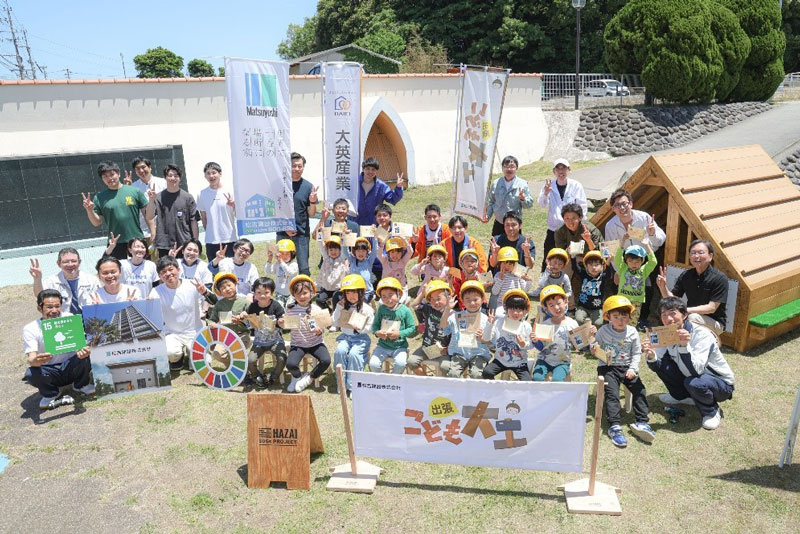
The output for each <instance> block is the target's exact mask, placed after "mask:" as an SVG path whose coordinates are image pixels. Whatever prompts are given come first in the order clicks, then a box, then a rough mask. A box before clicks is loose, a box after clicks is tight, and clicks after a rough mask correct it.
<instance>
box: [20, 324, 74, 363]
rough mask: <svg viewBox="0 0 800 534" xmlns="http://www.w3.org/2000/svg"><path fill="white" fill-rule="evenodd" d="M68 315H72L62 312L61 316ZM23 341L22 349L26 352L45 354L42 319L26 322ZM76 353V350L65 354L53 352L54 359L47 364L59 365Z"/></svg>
mask: <svg viewBox="0 0 800 534" xmlns="http://www.w3.org/2000/svg"><path fill="white" fill-rule="evenodd" d="M67 315H72V314H71V313H62V314H61V317H66V316H67ZM22 341H23V349H22V351H23V352H24V353H25V354H28V353H29V352H34V351H35V352H36V353H37V354H43V353H44V352H45V350H44V337H43V336H42V319H41V318H39V319H36V320H35V321H31V322H30V323H28V324H26V325H25V326H24V327H23V328H22ZM74 355H75V353H74V352H65V353H63V354H53V359H52V360H50V361H49V362H47V363H46V364H45V365H58V364H59V363H61V362H64V361H66V360H69V359H70V358H72V357H73V356H74Z"/></svg>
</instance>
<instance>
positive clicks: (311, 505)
mask: <svg viewBox="0 0 800 534" xmlns="http://www.w3.org/2000/svg"><path fill="white" fill-rule="evenodd" d="M520 174H521V175H522V176H524V177H525V178H527V179H528V180H530V181H531V184H532V190H533V191H534V194H538V190H539V187H540V186H538V185H534V184H535V183H537V182H539V181H541V180H542V179H544V178H545V177H546V176H549V175H550V169H549V163H541V164H540V163H537V164H533V165H530V166H527V167H524V168H523V169H522V170H521V171H520ZM450 200H451V196H450V185H449V184H448V185H438V186H431V187H425V188H416V189H413V190H411V191H409V192H407V194H406V196H405V198H404V199H403V201H402V202H400V204H399V205H398V206H396V207H395V217H394V219H395V220H396V221H403V222H413V223H415V224H420V223H421V222H422V209H423V207H424V206H425V205H426V204H428V203H430V202H437V203H439V205H440V206H442V207H443V209H444V210H445V212H447V211H448V208H449V204H450ZM469 223H470V226H469V230H468V231H469V234H470V235H471V236H474V237H476V238H478V239H480V241H481V242H482V243H484V244H485V243H487V242H488V239H489V229H490V228H491V226H490V224H491V223H489V224H485V225H484V224H481V223H480V222H478V221H476V220H474V219H470V221H469ZM544 232H545V213H544V212H543V211H542V210H540V209H538V208H536V207H535V208H533V209H531V210H529V211H526V212H525V224H524V227H523V233H525V234H526V235H530V236H531V237H533V239H534V241H535V243H536V244H537V246H538V247H541V244H542V242H543V239H544ZM265 256H266V253H265V249H264V246H263V244H259V245H258V246H257V247H256V253H255V254H254V256H253V260H254V263H256V264H257V265H258V266H259V270H261V267H263V262H264V258H265ZM318 257H319V252H318V249H317V247H315V246H312V258H311V264H312V265H316V263H317V261H318ZM86 267H88V266H86ZM24 282H27V280H26V281H24ZM0 297H2V300H3V301H4V302H6V303H7V306H6V313H5V314H4V317H3V320H2V326H0V328H2V333H3V334H4V335H3V336H2V337H0V359H2V365H0V384H1V385H2V391H3V393H4V394H3V396H2V397H1V398H0V453H2V454H5V455H7V456H8V457H9V458H10V460H11V462H10V464H9V465H8V467H7V468H6V470H5V472H4V473H3V474H0V502H2V503H3V507H4V510H3V517H4V519H3V521H0V532H42V531H45V530H54V529H55V530H56V531H62V532H73V531H78V530H82V531H88V532H114V533H116V532H153V533H155V532H159V533H160V532H209V533H211V532H214V533H216V532H238V533H248V532H280V533H292V532H318V531H320V532H353V533H361V532H392V533H394V532H403V533H408V532H432V531H441V532H459V533H462V532H488V531H498V532H499V531H504V532H554V531H559V532H561V531H566V532H587V531H588V530H589V529H592V530H598V531H609V530H611V529H624V530H630V531H641V532H662V531H668V532H684V531H686V532H688V531H691V532H696V531H706V532H796V531H797V528H798V527H797V525H798V524H800V506H798V505H799V504H800V502H799V501H800V498H799V497H800V469H798V468H797V467H795V466H790V467H788V468H785V469H783V470H780V469H778V468H777V462H778V458H779V455H780V452H781V448H782V446H783V440H784V437H785V433H786V424H787V422H788V419H789V416H790V414H791V409H792V405H793V402H794V396H795V393H796V391H797V385H798V381H800V340H799V339H798V331H795V332H792V333H790V334H787V335H785V336H783V337H781V338H779V339H777V340H774V341H772V342H770V343H768V344H766V345H764V346H762V347H761V348H759V349H758V350H756V351H753V352H751V353H747V354H738V353H735V352H731V351H730V350H726V351H725V352H726V357H727V358H728V361H729V362H730V364H731V366H732V368H733V370H734V372H735V373H736V390H735V393H734V397H733V400H732V401H730V402H726V403H724V409H725V418H724V420H723V422H722V425H721V426H720V428H719V429H718V430H717V431H714V432H708V431H705V430H703V429H702V428H701V427H700V417H699V415H698V413H697V411H696V410H695V409H694V408H692V407H686V408H687V410H686V411H687V417H685V418H682V419H681V420H680V422H679V423H678V424H676V425H673V424H670V423H669V421H668V418H667V417H665V414H664V406H663V405H662V404H661V403H660V402H659V401H658V394H659V393H663V392H664V391H665V389H664V387H663V385H661V383H660V382H659V381H658V379H657V378H656V377H655V375H654V374H653V373H652V372H650V371H649V370H648V369H647V368H646V367H645V366H644V365H643V366H642V368H643V369H642V380H643V381H644V383H645V385H646V386H647V388H648V400H649V403H650V410H651V425H652V426H653V428H654V429H655V431H656V440H655V442H654V443H653V444H652V445H646V444H643V443H641V442H639V441H637V440H636V439H635V438H633V437H632V436H630V434H628V437H629V442H630V444H629V446H628V448H627V449H624V450H620V449H616V448H615V447H614V446H613V445H612V444H611V442H610V440H609V439H608V438H607V437H606V435H605V433H604V434H603V436H602V438H601V442H600V461H599V471H600V474H599V475H598V480H600V481H602V482H605V483H608V484H611V485H614V486H617V487H620V488H621V489H622V491H623V493H622V494H621V495H620V501H621V504H622V509H623V515H622V517H603V516H579V515H571V514H568V513H567V511H566V505H565V502H564V498H563V495H562V494H561V493H560V492H558V491H557V490H556V486H558V485H560V484H563V483H564V482H568V481H571V480H574V479H576V478H580V477H579V476H576V475H575V474H562V473H548V472H532V471H518V470H511V469H489V468H477V467H467V466H452V465H436V464H426V463H411V462H396V461H389V460H381V459H372V460H370V461H372V463H375V464H377V465H380V466H381V467H383V468H385V469H386V473H385V474H384V475H383V476H382V477H381V479H380V481H379V483H378V487H377V489H376V492H375V493H374V494H373V495H371V496H366V495H355V494H346V493H333V492H328V491H326V490H325V484H326V483H327V478H328V468H329V467H331V466H334V465H338V464H341V463H344V462H346V461H347V445H346V441H345V436H344V434H343V431H342V414H341V410H340V407H339V398H338V396H336V395H334V394H332V393H331V391H333V388H334V381H333V377H332V376H328V377H327V378H326V379H325V380H324V382H323V386H324V388H322V389H320V390H313V389H310V390H308V395H310V396H311V398H312V401H313V404H314V409H315V412H316V416H317V420H318V422H319V425H320V429H321V433H322V439H323V442H324V446H325V453H324V454H323V455H318V456H316V457H315V458H313V461H312V464H311V470H312V478H313V482H312V489H311V491H308V492H304V491H287V490H285V489H283V488H281V487H280V486H279V485H278V486H277V487H273V488H272V489H269V490H250V489H248V488H247V485H246V478H247V475H246V463H247V447H246V399H245V396H244V395H243V394H242V391H241V388H237V389H236V390H235V391H231V392H219V391H215V390H211V389H209V388H206V387H205V386H203V385H201V384H200V382H199V380H198V378H197V377H196V376H194V375H192V374H189V373H187V372H182V373H181V374H180V375H179V376H177V377H174V378H173V386H174V387H172V388H171V389H170V390H168V391H164V392H158V393H153V394H146V395H138V396H129V397H123V398H117V399H106V400H97V401H92V402H86V403H85V404H82V405H80V404H79V405H77V406H76V407H75V409H74V410H73V409H72V408H60V409H58V410H56V411H54V412H52V413H45V414H43V415H42V416H41V418H40V417H39V414H38V408H37V406H38V399H39V397H38V394H37V393H36V392H35V390H34V389H33V388H31V387H30V386H28V385H27V384H24V383H22V382H21V381H20V378H21V376H22V375H23V373H24V370H25V360H24V357H23V356H22V354H21V347H22V340H21V330H22V326H23V325H24V324H25V323H26V322H28V321H30V320H33V319H34V318H36V316H37V314H36V310H35V307H34V304H33V299H32V297H31V289H30V285H19V286H14V287H8V288H3V289H0ZM9 304H10V305H9ZM333 337H334V336H333V335H331V334H330V333H328V334H326V339H327V340H328V341H332V340H333ZM417 344H419V338H417V339H414V340H413V341H412V344H411V347H412V349H413V348H415V346H416V345H417ZM331 346H332V344H329V347H331ZM595 367H596V361H595V360H593V359H590V358H584V357H583V356H581V355H575V356H574V358H573V371H572V374H573V379H574V380H576V381H592V382H593V381H594V380H595V377H596V373H595ZM271 391H272V392H278V389H277V388H274V389H272V390H271ZM304 394H305V393H304ZM593 413H594V395H593V394H591V395H590V400H589V409H588V412H587V424H588V425H591V423H592V419H593V417H592V415H593ZM631 422H633V419H632V416H626V418H625V419H624V423H625V426H626V427H627V424H629V423H631ZM35 423H39V424H35ZM588 430H589V431H587V443H586V445H587V447H586V453H585V462H584V465H585V467H586V469H588V466H589V445H590V439H591V431H590V430H591V426H590V427H589V429H588ZM603 430H604V431H605V430H606V427H605V426H604V427H603ZM626 432H627V430H626ZM797 460H798V461H800V458H798V459H797ZM793 525H794V526H793Z"/></svg>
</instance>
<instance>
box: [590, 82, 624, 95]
mask: <svg viewBox="0 0 800 534" xmlns="http://www.w3.org/2000/svg"><path fill="white" fill-rule="evenodd" d="M630 94H631V90H630V89H628V87H627V86H626V85H622V84H621V83H620V82H618V81H617V80H592V81H590V82H589V83H587V84H586V87H585V88H584V90H583V95H584V96H630Z"/></svg>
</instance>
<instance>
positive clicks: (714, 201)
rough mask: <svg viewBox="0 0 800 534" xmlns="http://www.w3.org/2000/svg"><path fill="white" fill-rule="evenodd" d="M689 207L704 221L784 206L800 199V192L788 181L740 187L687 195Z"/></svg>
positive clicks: (780, 179)
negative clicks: (758, 209) (785, 203)
mask: <svg viewBox="0 0 800 534" xmlns="http://www.w3.org/2000/svg"><path fill="white" fill-rule="evenodd" d="M684 197H685V199H686V202H687V204H688V205H689V206H690V207H691V208H692V209H693V210H694V212H695V213H697V214H698V215H699V216H700V217H701V218H702V219H710V218H713V217H719V216H721V215H725V214H729V213H736V212H740V211H746V210H751V209H756V208H759V207H766V206H770V205H774V204H780V203H782V202H786V201H788V200H797V199H799V198H800V191H798V190H797V187H795V186H794V184H792V182H791V181H789V180H788V179H786V178H784V177H782V176H781V177H777V178H774V179H770V180H764V181H759V182H755V183H749V184H737V185H732V186H728V187H721V188H718V189H711V190H709V191H698V192H695V193H686V194H685V195H684Z"/></svg>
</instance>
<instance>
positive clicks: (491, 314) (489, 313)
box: [486, 310, 496, 324]
mask: <svg viewBox="0 0 800 534" xmlns="http://www.w3.org/2000/svg"><path fill="white" fill-rule="evenodd" d="M486 315H487V318H488V319H489V324H494V321H495V319H496V317H495V316H494V310H489V312H488V313H487V314H486Z"/></svg>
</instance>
